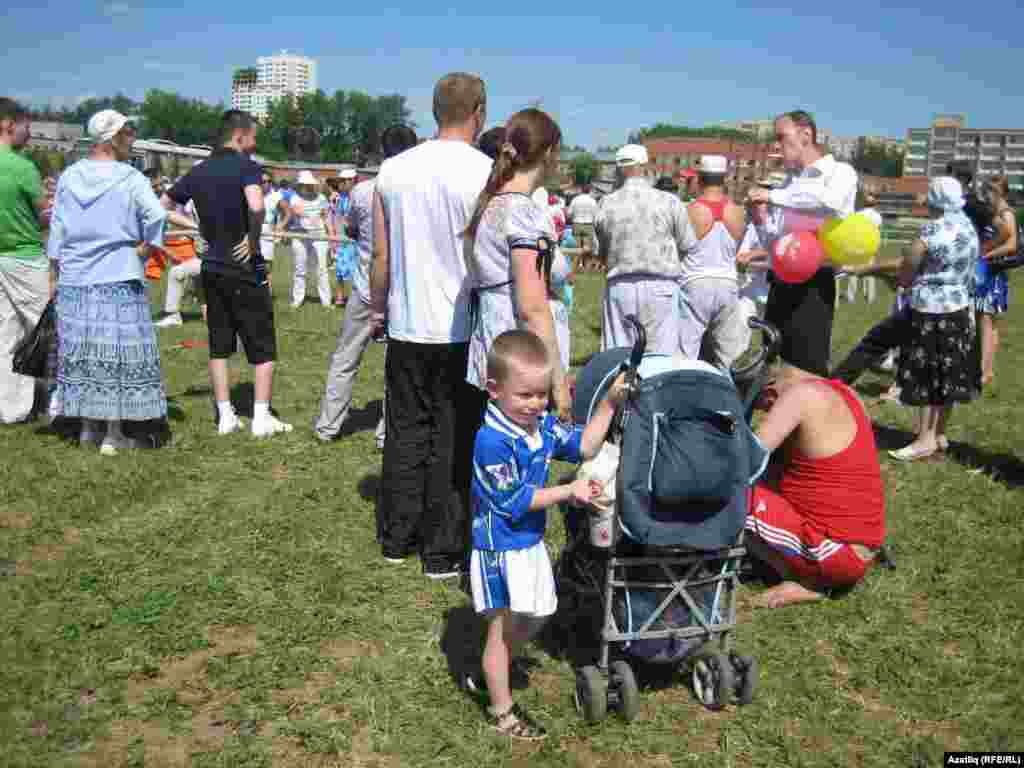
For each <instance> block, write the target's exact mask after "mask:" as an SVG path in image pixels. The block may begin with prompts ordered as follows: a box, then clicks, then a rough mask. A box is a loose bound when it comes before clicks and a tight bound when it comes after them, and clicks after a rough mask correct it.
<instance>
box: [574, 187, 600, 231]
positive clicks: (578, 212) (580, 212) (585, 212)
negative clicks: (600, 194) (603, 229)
mask: <svg viewBox="0 0 1024 768" xmlns="http://www.w3.org/2000/svg"><path fill="white" fill-rule="evenodd" d="M596 217H597V201H596V200H595V199H594V198H592V197H591V196H590V195H588V194H587V193H586V192H584V193H583V194H582V195H577V196H576V197H574V198H573V199H572V202H571V203H569V218H570V219H571V220H572V223H573V224H593V223H594V219H595V218H596Z"/></svg>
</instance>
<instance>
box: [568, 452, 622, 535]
mask: <svg viewBox="0 0 1024 768" xmlns="http://www.w3.org/2000/svg"><path fill="white" fill-rule="evenodd" d="M618 472H619V446H618V445H616V444H615V443H608V442H606V443H605V444H604V445H602V446H601V450H600V451H598V453H597V455H596V456H595V457H594V458H592V459H590V460H589V461H585V462H583V464H581V465H580V468H579V469H578V470H577V471H576V476H577V477H580V478H583V479H585V480H589V481H593V482H596V483H600V485H601V495H600V496H598V497H597V498H596V499H594V500H593V501H592V502H591V503H590V504H589V505H588V509H587V511H588V512H589V513H590V514H589V515H588V517H589V523H590V543H591V544H592V545H593V546H595V547H600V548H603V549H607V548H609V547H611V546H613V545H614V544H615V542H616V540H617V539H618V534H619V531H618V525H617V524H616V517H615V481H616V477H617V475H618Z"/></svg>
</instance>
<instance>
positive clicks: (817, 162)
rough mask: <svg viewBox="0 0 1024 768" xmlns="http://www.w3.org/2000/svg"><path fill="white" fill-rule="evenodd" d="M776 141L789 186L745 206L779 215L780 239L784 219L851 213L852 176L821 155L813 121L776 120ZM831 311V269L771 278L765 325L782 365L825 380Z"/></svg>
mask: <svg viewBox="0 0 1024 768" xmlns="http://www.w3.org/2000/svg"><path fill="white" fill-rule="evenodd" d="M775 140H776V141H777V142H778V143H779V145H780V148H781V150H782V158H783V162H784V163H785V165H786V168H787V169H789V172H790V176H789V179H788V182H787V184H786V185H785V186H784V187H782V188H780V189H772V190H767V189H759V188H758V189H754V190H752V191H751V192H750V200H751V201H752V202H755V203H770V204H772V205H775V206H779V207H780V208H782V209H783V211H782V232H781V233H780V235H781V234H783V233H785V232H786V231H788V230H789V227H788V226H787V223H786V220H787V217H792V218H797V217H799V218H801V219H803V220H805V221H806V220H808V219H818V220H820V221H824V220H825V219H826V218H828V217H837V218H841V219H843V218H846V217H847V216H849V215H850V214H852V213H853V212H854V206H855V204H856V201H857V172H856V171H855V170H854V169H853V167H852V166H850V165H847V164H846V163H841V162H839V161H837V160H836V159H835V158H834V157H833V156H832V155H826V154H825V153H824V152H823V151H822V149H821V147H820V146H819V145H818V128H817V126H816V125H815V123H814V118H812V117H811V116H810V115H809V114H808V113H807V112H804V111H802V110H796V111H793V112H786V113H785V114H782V115H780V116H779V117H777V118H776V119H775ZM794 214H795V215H794ZM772 245H774V243H772ZM769 250H771V248H770V247H769ZM835 305H836V281H835V270H834V269H833V268H832V266H831V265H824V266H822V268H821V269H819V270H818V271H817V273H815V274H814V276H813V277H811V278H810V279H809V280H807V281H806V282H804V283H800V284H798V285H791V284H789V283H784V282H782V281H781V280H778V279H777V278H773V280H772V287H771V292H770V293H769V294H768V307H767V309H766V311H765V320H767V321H768V322H769V323H771V324H772V325H774V326H775V327H777V328H778V329H779V330H780V331H781V332H782V344H781V349H780V357H781V358H782V360H783V362H784V363H788V364H790V365H792V366H795V367H797V368H800V369H801V370H804V371H810V372H811V373H814V374H816V375H818V376H828V371H829V356H830V354H831V346H832V321H833V317H834V315H835Z"/></svg>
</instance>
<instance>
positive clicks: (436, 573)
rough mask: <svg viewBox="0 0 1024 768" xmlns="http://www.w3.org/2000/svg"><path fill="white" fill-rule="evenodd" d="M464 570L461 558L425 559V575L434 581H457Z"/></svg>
mask: <svg viewBox="0 0 1024 768" xmlns="http://www.w3.org/2000/svg"><path fill="white" fill-rule="evenodd" d="M464 570H465V568H464V566H463V563H462V559H461V558H459V559H455V558H450V557H425V558H424V559H423V575H424V576H426V577H427V578H428V579H432V580H434V581H438V580H441V579H457V578H459V577H460V576H461V575H462V572H463V571H464Z"/></svg>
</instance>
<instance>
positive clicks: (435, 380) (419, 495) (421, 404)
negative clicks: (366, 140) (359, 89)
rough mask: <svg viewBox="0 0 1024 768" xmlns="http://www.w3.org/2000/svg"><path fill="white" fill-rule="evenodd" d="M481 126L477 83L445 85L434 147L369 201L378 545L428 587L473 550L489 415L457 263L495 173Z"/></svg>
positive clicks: (458, 76) (388, 172)
mask: <svg viewBox="0 0 1024 768" xmlns="http://www.w3.org/2000/svg"><path fill="white" fill-rule="evenodd" d="M486 117H487V98H486V91H485V88H484V83H483V81H482V80H481V79H480V78H479V77H476V76H475V75H469V74H465V73H454V74H450V75H446V76H445V77H443V78H442V79H441V80H440V82H438V84H437V86H436V87H435V88H434V118H435V119H436V120H437V123H438V135H437V138H436V139H434V140H431V141H427V142H424V143H423V144H420V145H419V146H418V147H415V148H413V149H410V150H408V151H406V152H403V153H402V154H400V155H398V156H397V157H394V158H392V159H390V160H387V161H385V162H384V164H383V165H382V166H381V169H380V175H379V176H378V177H377V188H376V194H375V197H374V242H373V252H374V253H373V268H372V270H371V273H370V308H371V326H372V328H373V331H374V333H381V332H383V331H384V330H385V328H386V332H387V335H388V340H389V345H388V355H387V364H386V366H385V383H386V390H387V408H386V413H387V430H386V431H387V436H386V438H385V442H384V466H383V470H382V478H381V491H380V494H379V496H378V499H377V504H378V509H377V519H378V526H379V532H380V538H381V547H382V550H383V554H384V557H385V559H387V560H388V561H400V560H403V559H404V558H406V557H407V556H408V555H410V554H412V553H414V552H416V551H417V550H419V552H420V556H421V558H422V560H423V570H424V573H425V574H426V575H427V576H428V577H430V578H435V579H437V578H450V577H455V576H458V575H459V574H460V573H461V571H462V569H463V567H464V560H465V558H466V556H467V554H468V552H469V534H470V510H469V486H470V479H471V476H470V475H471V471H472V454H473V440H474V438H475V436H476V430H477V428H478V426H479V424H480V420H481V419H482V416H483V409H484V407H485V405H486V396H485V395H484V396H481V395H480V394H479V391H478V390H476V389H475V388H473V387H471V386H470V385H469V384H467V383H466V381H465V379H466V361H467V355H468V351H469V335H470V331H471V328H470V312H469V309H470V304H469V302H470V288H471V284H472V280H471V279H470V277H469V275H468V272H467V268H466V258H465V255H464V253H463V248H464V247H465V245H466V241H465V238H464V237H463V234H464V233H465V231H466V227H467V226H468V224H469V219H470V217H471V216H472V214H473V209H474V207H475V205H476V201H477V198H478V197H479V195H480V192H481V191H482V190H483V188H484V185H485V184H486V183H487V178H488V176H489V175H490V171H491V161H490V159H489V158H488V157H487V156H486V155H484V154H483V153H482V152H480V151H479V150H478V149H476V148H474V147H473V143H474V142H475V141H476V139H477V137H478V136H479V134H480V131H481V129H482V127H483V125H484V121H485V120H486Z"/></svg>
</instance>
